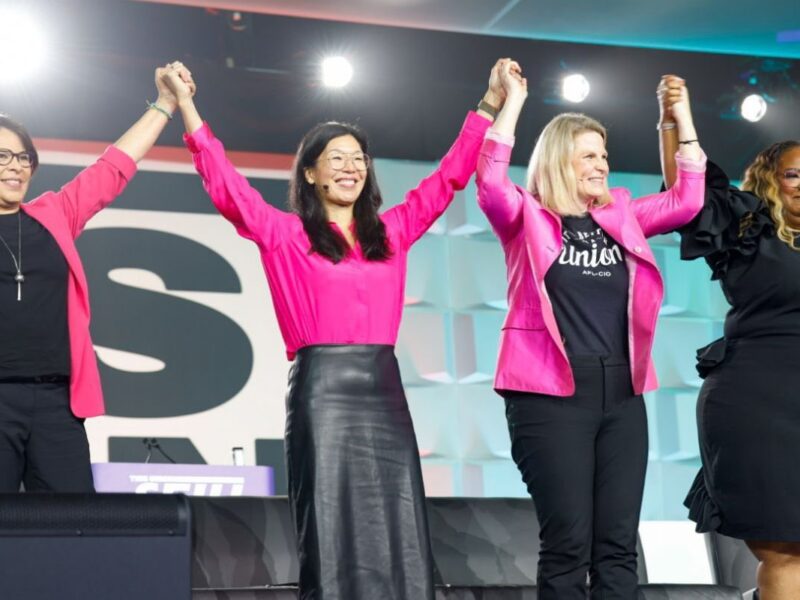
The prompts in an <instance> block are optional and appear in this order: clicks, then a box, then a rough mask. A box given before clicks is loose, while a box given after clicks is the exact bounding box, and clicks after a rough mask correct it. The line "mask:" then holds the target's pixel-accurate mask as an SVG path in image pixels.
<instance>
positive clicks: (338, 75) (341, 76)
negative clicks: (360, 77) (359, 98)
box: [322, 56, 353, 88]
mask: <svg viewBox="0 0 800 600" xmlns="http://www.w3.org/2000/svg"><path fill="white" fill-rule="evenodd" d="M352 78H353V65H351V64H350V61H348V60H347V59H346V58H344V57H343V56H331V57H328V58H326V59H325V60H323V61H322V83H323V84H324V85H325V87H330V88H340V87H344V86H346V85H347V84H348V83H350V80H351V79H352Z"/></svg>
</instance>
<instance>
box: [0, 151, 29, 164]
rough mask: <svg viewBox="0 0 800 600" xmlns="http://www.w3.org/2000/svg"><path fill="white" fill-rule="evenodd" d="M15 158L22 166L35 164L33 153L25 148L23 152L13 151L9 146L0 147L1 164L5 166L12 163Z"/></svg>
mask: <svg viewBox="0 0 800 600" xmlns="http://www.w3.org/2000/svg"><path fill="white" fill-rule="evenodd" d="M15 158H16V159H17V161H18V162H19V166H20V167H25V168H27V167H30V166H31V165H33V154H31V153H30V152H28V151H27V150H23V151H22V152H12V151H11V150H8V149H7V148H0V166H3V167H4V166H6V165H9V164H11V161H12V160H14V159H15Z"/></svg>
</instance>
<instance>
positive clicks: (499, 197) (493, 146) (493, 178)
mask: <svg viewBox="0 0 800 600" xmlns="http://www.w3.org/2000/svg"><path fill="white" fill-rule="evenodd" d="M511 150H512V146H511V145H509V144H507V143H503V142H500V141H498V140H497V139H496V138H494V137H489V136H487V139H486V140H485V141H484V142H483V147H482V148H481V155H480V157H479V158H478V176H477V181H478V206H480V207H481V210H482V211H483V212H484V213H486V217H487V218H488V219H489V223H490V224H491V226H492V229H493V230H494V232H495V233H496V234H497V237H499V238H500V240H501V241H502V242H506V241H508V240H509V239H511V238H512V237H513V236H514V235H515V234H516V232H517V230H518V228H519V225H520V223H521V221H522V219H521V215H522V201H523V194H522V191H521V190H520V189H519V188H518V187H517V186H516V185H514V183H513V182H512V181H511V180H510V179H509V178H508V164H509V162H510V161H511Z"/></svg>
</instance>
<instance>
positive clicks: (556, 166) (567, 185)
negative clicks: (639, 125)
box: [526, 113, 612, 215]
mask: <svg viewBox="0 0 800 600" xmlns="http://www.w3.org/2000/svg"><path fill="white" fill-rule="evenodd" d="M586 131H594V132H595V133H599V134H600V136H601V137H602V138H603V142H606V141H607V135H606V128H605V127H603V126H602V125H601V124H600V123H599V122H598V121H596V120H595V119H593V118H591V117H587V116H586V115H584V114H581V113H562V114H560V115H558V116H556V117H554V118H553V119H552V120H551V121H550V122H549V123H548V124H547V125H546V126H545V128H544V129H543V130H542V133H541V134H540V135H539V139H538V140H536V146H534V148H533V153H532V154H531V160H530V162H529V163H528V175H527V180H526V187H527V188H528V191H529V192H530V193H531V194H533V195H535V196H538V197H539V201H540V202H541V204H542V206H544V207H545V208H548V209H550V210H553V211H555V212H556V213H558V214H560V215H580V214H583V213H585V212H586V206H585V205H584V204H583V203H582V202H581V201H580V200H579V199H578V185H577V183H576V182H577V175H576V174H575V170H574V169H573V168H572V153H573V152H574V150H575V137H576V136H577V135H579V134H581V133H584V132H586ZM611 201H612V198H611V197H610V196H607V197H602V198H598V199H597V201H596V202H595V206H602V205H604V204H608V203H609V202H611Z"/></svg>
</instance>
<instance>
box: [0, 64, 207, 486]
mask: <svg viewBox="0 0 800 600" xmlns="http://www.w3.org/2000/svg"><path fill="white" fill-rule="evenodd" d="M181 69H182V65H180V63H172V64H171V65H167V67H165V68H162V69H156V87H157V89H158V98H157V99H156V101H155V102H153V103H150V104H149V107H148V109H147V110H146V111H145V113H144V115H142V117H141V118H139V120H138V121H136V122H135V123H134V124H133V125H132V126H131V127H130V129H128V131H126V132H125V133H124V134H123V135H122V137H120V138H119V139H118V140H117V141H116V142H115V143H114V144H113V145H112V146H109V147H108V149H107V150H106V151H105V152H104V153H103V155H102V156H101V157H100V158H99V159H98V160H97V162H95V163H94V164H93V165H91V166H89V167H87V168H86V169H84V170H83V171H81V172H80V173H79V174H78V175H77V176H76V177H75V178H74V179H73V180H72V181H70V182H69V183H67V184H66V185H64V187H62V188H61V189H60V190H58V191H57V192H46V193H45V194H42V195H41V196H39V197H38V198H35V199H34V200H32V201H30V202H27V203H23V201H24V199H25V195H26V193H27V191H28V186H29V185H30V181H31V178H32V177H33V175H34V173H35V172H36V169H37V167H38V166H39V155H38V153H37V151H36V148H35V147H34V144H33V140H32V139H31V136H30V134H29V133H28V131H27V130H26V129H25V127H24V126H22V125H21V124H20V123H17V122H16V121H14V120H12V119H11V118H10V117H8V116H6V115H0V492H16V491H18V490H19V489H20V483H24V487H25V490H26V491H47V492H92V491H94V483H93V480H92V472H91V467H90V460H89V443H88V440H87V438H86V431H85V429H84V425H83V421H84V419H85V418H86V417H93V416H97V415H101V414H103V412H104V409H103V394H102V390H101V387H100V376H99V372H98V369H97V363H96V361H95V355H94V349H93V347H92V340H91V338H90V336H89V292H88V289H87V285H86V276H85V274H84V271H83V266H82V264H81V260H80V257H79V256H78V252H77V249H76V247H75V239H76V238H77V237H78V236H79V235H80V233H81V231H83V228H84V226H85V225H86V222H87V221H88V220H89V219H90V218H91V217H92V216H93V215H94V214H95V213H97V212H98V211H99V210H101V209H102V208H104V207H105V206H108V204H110V203H111V202H112V201H113V200H114V198H116V197H117V196H119V195H120V194H121V193H122V191H123V190H124V189H125V186H126V185H127V183H128V181H130V179H131V178H132V177H133V176H134V174H135V173H136V163H137V162H138V161H139V160H140V159H141V158H142V157H143V156H144V155H145V153H146V152H147V151H148V150H149V149H150V148H151V147H152V146H153V144H154V143H155V141H156V139H157V138H158V136H159V134H160V133H161V131H162V130H163V129H164V126H165V125H166V124H167V122H168V120H169V119H168V117H170V115H171V113H172V111H174V110H175V108H176V106H177V99H176V98H175V96H174V94H172V92H170V91H169V89H168V88H167V87H166V86H165V85H164V84H163V83H162V80H161V75H162V74H163V73H167V72H170V73H176V72H180V71H181ZM190 93H191V90H190Z"/></svg>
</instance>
